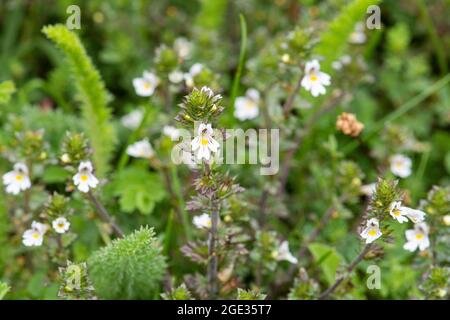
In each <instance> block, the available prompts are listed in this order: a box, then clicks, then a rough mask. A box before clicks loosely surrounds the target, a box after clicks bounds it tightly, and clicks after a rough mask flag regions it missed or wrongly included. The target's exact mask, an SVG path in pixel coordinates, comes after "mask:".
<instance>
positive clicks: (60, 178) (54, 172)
mask: <svg viewBox="0 0 450 320" xmlns="http://www.w3.org/2000/svg"><path fill="white" fill-rule="evenodd" d="M69 176H70V173H69V172H67V171H66V170H64V169H63V168H61V167H60V166H48V167H46V168H45V170H44V174H43V176H42V181H43V182H45V183H63V182H65V181H66V179H67V178H68V177H69Z"/></svg>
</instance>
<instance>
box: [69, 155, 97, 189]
mask: <svg viewBox="0 0 450 320" xmlns="http://www.w3.org/2000/svg"><path fill="white" fill-rule="evenodd" d="M93 170H94V169H93V168H92V163H91V162H90V161H82V162H81V163H80V165H79V166H78V172H77V174H76V175H74V176H73V183H74V184H75V185H76V186H77V187H78V190H80V191H81V192H84V193H86V192H89V189H90V188H95V187H97V185H98V179H97V178H96V177H95V176H94V174H93V173H92V171H93Z"/></svg>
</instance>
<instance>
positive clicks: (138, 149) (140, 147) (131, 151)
mask: <svg viewBox="0 0 450 320" xmlns="http://www.w3.org/2000/svg"><path fill="white" fill-rule="evenodd" d="M127 154H128V155H129V156H131V157H135V158H144V159H150V158H151V157H153V156H154V155H155V151H154V150H153V148H152V145H151V144H150V142H149V141H148V139H143V140H140V141H137V142H135V143H133V144H131V145H129V146H128V148H127Z"/></svg>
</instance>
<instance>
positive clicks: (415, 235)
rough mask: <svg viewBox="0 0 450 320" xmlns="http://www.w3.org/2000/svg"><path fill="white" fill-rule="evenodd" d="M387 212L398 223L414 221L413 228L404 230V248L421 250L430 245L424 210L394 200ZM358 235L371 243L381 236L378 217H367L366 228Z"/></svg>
mask: <svg viewBox="0 0 450 320" xmlns="http://www.w3.org/2000/svg"><path fill="white" fill-rule="evenodd" d="M389 214H390V215H391V217H392V218H394V219H395V220H396V221H398V222H399V223H403V222H407V221H408V220H410V221H412V222H413V223H414V229H410V230H407V231H406V232H405V235H406V240H407V242H406V243H405V245H404V246H403V248H404V249H405V250H408V251H411V252H412V251H415V250H416V249H417V248H419V249H420V250H421V251H423V250H425V249H426V248H428V247H429V246H430V240H429V238H428V230H429V229H428V226H427V225H426V223H425V222H424V221H425V212H423V211H420V210H416V209H411V208H408V207H405V206H403V205H402V203H401V201H394V202H392V203H391V205H390V206H389ZM360 235H361V238H363V239H365V240H366V243H372V242H374V241H375V240H377V239H378V238H379V237H381V236H382V235H383V234H382V232H381V230H380V224H379V221H378V219H376V218H372V219H369V220H368V221H367V222H366V228H365V229H364V230H363V231H362V232H361V234H360Z"/></svg>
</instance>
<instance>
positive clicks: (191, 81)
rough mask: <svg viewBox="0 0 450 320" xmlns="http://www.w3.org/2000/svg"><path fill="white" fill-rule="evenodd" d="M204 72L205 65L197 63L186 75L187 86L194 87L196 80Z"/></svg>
mask: <svg viewBox="0 0 450 320" xmlns="http://www.w3.org/2000/svg"><path fill="white" fill-rule="evenodd" d="M202 70H203V65H202V64H201V63H195V64H193V65H192V66H191V68H190V69H189V72H188V73H185V74H184V81H185V82H186V86H187V87H189V88H192V87H194V85H195V83H194V78H195V76H197V75H198V74H200V72H202Z"/></svg>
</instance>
